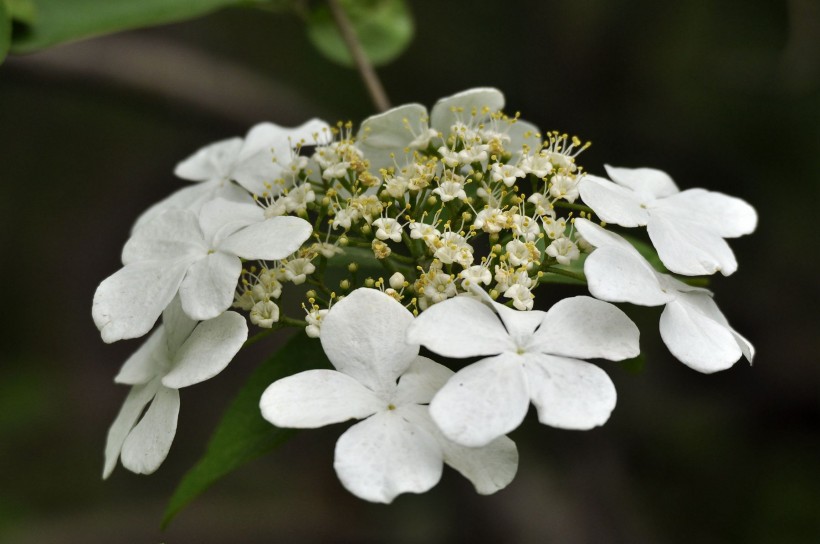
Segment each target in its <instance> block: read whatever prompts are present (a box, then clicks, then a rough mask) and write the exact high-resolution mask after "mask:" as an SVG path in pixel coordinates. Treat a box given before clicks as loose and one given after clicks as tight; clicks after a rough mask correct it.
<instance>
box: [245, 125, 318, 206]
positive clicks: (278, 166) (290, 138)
mask: <svg viewBox="0 0 820 544" xmlns="http://www.w3.org/2000/svg"><path fill="white" fill-rule="evenodd" d="M330 136H331V132H330V127H329V126H328V125H327V123H325V122H324V121H320V120H319V119H311V120H310V121H307V122H306V123H304V124H303V125H301V126H298V127H295V128H287V127H281V126H279V125H276V124H274V123H259V124H257V125H255V126H253V127H252V128H251V129H250V131H248V134H247V135H246V136H245V143H244V144H243V145H242V149H241V150H240V152H239V157H238V158H237V163H236V167H235V168H234V169H233V171H232V176H233V178H234V179H235V180H236V181H237V182H239V183H240V184H241V185H242V186H243V187H245V188H246V189H247V190H248V191H250V192H251V193H254V194H257V195H262V194H265V193H268V194H270V195H272V196H277V195H279V193H281V189H282V188H284V187H283V186H282V185H281V184H277V183H275V181H276V180H277V179H280V178H281V177H282V172H283V165H287V164H288V162H289V161H290V158H291V155H292V153H293V151H292V149H293V148H294V147H296V146H297V145H301V144H304V145H314V144H316V143H326V142H327V141H328V140H329V139H330Z"/></svg>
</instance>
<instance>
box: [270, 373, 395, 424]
mask: <svg viewBox="0 0 820 544" xmlns="http://www.w3.org/2000/svg"><path fill="white" fill-rule="evenodd" d="M259 407H260V408H261V409H262V417H264V418H265V419H267V420H268V421H270V422H271V423H273V424H274V425H276V426H277V427H294V428H299V429H315V428H317V427H323V426H325V425H330V424H332V423H340V422H342V421H347V420H348V419H362V418H366V417H368V416H370V415H372V414H374V413H376V412H379V411H383V410H386V409H387V402H385V401H384V400H383V399H381V398H379V396H378V395H376V394H375V393H373V391H371V390H370V389H368V388H366V387H365V386H363V385H362V384H360V383H359V382H358V381H356V379H355V378H352V377H350V376H348V375H347V374H342V373H341V372H337V371H335V370H325V369H319V370H306V371H305V372H300V373H298V374H294V375H293V376H288V377H287V378H282V379H281V380H277V381H275V382H273V383H272V384H271V385H269V386H268V388H267V389H265V392H264V393H263V394H262V400H261V401H260V402H259Z"/></svg>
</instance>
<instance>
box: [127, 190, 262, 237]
mask: <svg viewBox="0 0 820 544" xmlns="http://www.w3.org/2000/svg"><path fill="white" fill-rule="evenodd" d="M215 198H224V199H225V200H230V201H232V202H244V203H246V204H253V203H254V201H253V197H251V195H250V193H248V191H246V190H245V189H243V188H242V187H240V186H239V185H236V184H235V183H230V182H228V181H223V180H213V181H204V182H202V183H196V184H194V185H189V186H187V187H183V188H182V189H179V190H178V191H176V192H174V193H172V194H171V196H169V197H167V198H165V199H163V200H160V201H159V202H157V203H156V204H154V205H153V206H151V207H150V208H148V209H147V210H145V211H144V212H143V213H142V214H141V215H140V216H139V217H138V218H137V220H136V222H135V223H134V226H133V227H131V233H132V234H133V233H134V232H136V231H137V229H139V228H141V227H142V226H143V225H145V224H146V223H148V222H149V221H151V220H152V219H154V218H155V217H157V216H159V215H160V214H161V213H162V212H164V211H166V210H190V211H192V212H194V213H195V214H199V210H200V209H202V206H203V205H204V204H206V203H207V202H210V201H211V200H213V199H215Z"/></svg>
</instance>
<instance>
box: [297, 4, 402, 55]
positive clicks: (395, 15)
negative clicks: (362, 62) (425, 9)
mask: <svg viewBox="0 0 820 544" xmlns="http://www.w3.org/2000/svg"><path fill="white" fill-rule="evenodd" d="M339 3H340V4H341V7H342V9H344V11H345V13H346V14H347V17H348V19H349V20H350V23H351V25H352V26H353V29H354V30H355V31H356V36H357V37H358V39H359V42H360V43H361V45H362V48H363V49H364V51H365V54H367V58H368V59H370V62H371V63H373V64H374V65H376V66H378V65H382V64H387V63H388V62H390V61H392V60H393V59H395V58H396V57H398V56H399V55H400V54H401V53H402V52H403V51H404V50H405V49H406V48H407V46H408V45H409V44H410V40H411V39H412V38H413V17H412V15H411V14H410V10H409V9H408V7H407V4H406V3H405V1H404V0H340V1H339ZM307 24H308V26H307V33H308V38H309V39H310V41H311V42H312V43H313V45H314V46H316V48H317V49H318V50H319V51H320V52H321V53H322V54H323V55H324V56H326V57H327V58H329V59H330V60H332V61H334V62H337V63H339V64H342V65H345V66H353V57H351V56H350V53H349V52H348V50H347V45H346V44H345V42H344V40H343V39H342V35H341V33H340V32H339V29H338V28H337V26H336V23H335V21H334V20H333V16H332V14H331V12H330V9H329V8H328V6H327V4H326V3H324V2H323V3H321V4H319V5H318V6H316V7H315V8H314V9H313V10H311V12H310V13H309V15H308V20H307Z"/></svg>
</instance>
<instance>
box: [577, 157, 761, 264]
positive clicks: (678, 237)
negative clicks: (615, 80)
mask: <svg viewBox="0 0 820 544" xmlns="http://www.w3.org/2000/svg"><path fill="white" fill-rule="evenodd" d="M606 171H607V173H608V174H609V177H610V178H612V181H609V180H607V179H605V178H599V177H596V176H585V177H584V178H583V179H582V180H581V182H580V183H579V190H580V193H581V198H582V199H583V200H584V203H586V204H587V205H588V206H589V207H590V208H592V209H593V210H594V211H595V213H596V214H597V215H598V217H600V218H601V219H602V220H604V221H606V222H607V223H614V224H616V225H621V226H622V227H639V226H646V230H647V232H648V233H649V237H650V238H651V239H652V244H653V245H654V246H655V249H656V250H657V251H658V256H659V257H660V258H661V261H662V262H663V264H664V265H666V267H667V268H668V269H669V270H671V271H672V272H677V273H678V274H685V275H689V276H692V275H701V274H714V273H715V272H717V271H718V270H719V271H720V272H721V273H722V274H723V275H724V276H728V275H730V274H732V273H734V271H735V270H737V261H736V260H735V255H734V253H733V252H732V249H731V248H730V247H729V244H727V243H726V240H724V238H737V237H738V236H742V235H744V234H749V233H751V232H752V231H754V230H755V227H756V226H757V212H755V209H754V208H753V207H752V206H750V205H749V204H748V203H746V202H745V201H743V200H741V199H739V198H736V197H732V196H728V195H724V194H722V193H717V192H713V191H707V190H705V189H687V190H685V191H682V192H681V191H679V189H678V187H677V185H675V182H674V181H672V178H670V177H669V175H668V174H666V173H665V172H662V171H660V170H655V169H653V168H615V167H612V166H609V165H606ZM613 182H614V183H613Z"/></svg>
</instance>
